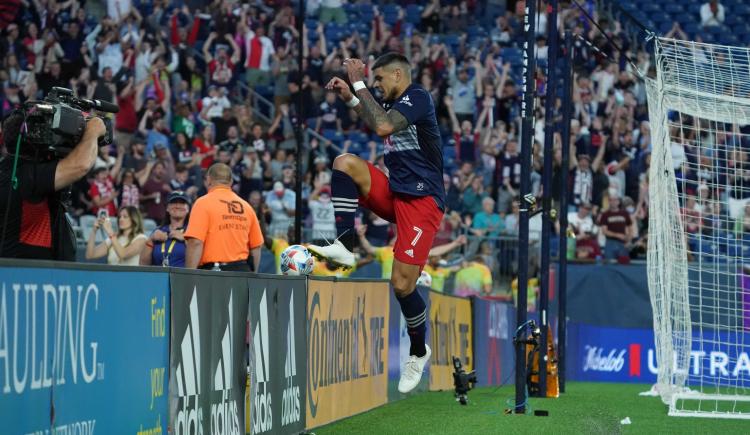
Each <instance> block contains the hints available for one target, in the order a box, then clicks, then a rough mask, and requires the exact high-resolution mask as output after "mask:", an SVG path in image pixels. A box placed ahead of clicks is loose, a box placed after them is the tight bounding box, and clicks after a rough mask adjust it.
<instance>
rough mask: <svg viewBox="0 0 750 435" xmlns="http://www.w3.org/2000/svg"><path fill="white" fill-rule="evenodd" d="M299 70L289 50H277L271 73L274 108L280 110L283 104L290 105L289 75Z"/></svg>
mask: <svg viewBox="0 0 750 435" xmlns="http://www.w3.org/2000/svg"><path fill="white" fill-rule="evenodd" d="M296 69H298V66H297V62H296V61H295V60H294V59H293V58H292V57H291V56H290V55H289V49H288V48H285V49H281V50H277V51H276V54H275V55H274V60H273V63H272V64H271V73H272V74H273V78H274V94H273V95H274V96H273V101H274V106H275V107H276V109H278V108H279V107H280V106H281V104H288V103H289V102H290V100H289V93H290V92H289V74H290V73H291V72H293V71H294V70H296Z"/></svg>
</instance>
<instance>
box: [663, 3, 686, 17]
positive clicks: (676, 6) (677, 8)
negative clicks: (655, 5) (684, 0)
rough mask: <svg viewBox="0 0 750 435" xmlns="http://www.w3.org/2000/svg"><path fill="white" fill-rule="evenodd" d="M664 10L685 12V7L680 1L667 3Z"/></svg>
mask: <svg viewBox="0 0 750 435" xmlns="http://www.w3.org/2000/svg"><path fill="white" fill-rule="evenodd" d="M664 12H667V13H669V14H672V15H675V14H682V13H684V12H685V7H684V6H683V5H681V4H680V3H667V4H665V5H664Z"/></svg>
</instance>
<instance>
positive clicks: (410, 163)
mask: <svg viewBox="0 0 750 435" xmlns="http://www.w3.org/2000/svg"><path fill="white" fill-rule="evenodd" d="M383 107H384V108H385V110H389V109H394V110H398V111H399V112H400V113H401V114H402V115H404V117H405V118H406V119H407V121H409V126H408V127H406V128H405V129H403V130H401V131H398V132H396V133H393V134H392V135H390V136H388V137H386V138H385V140H384V142H385V165H386V167H388V172H389V180H390V187H391V191H393V192H397V193H405V194H407V195H413V196H428V195H430V196H432V197H434V198H435V201H436V202H437V205H438V207H440V208H441V209H444V208H445V205H444V204H445V189H444V187H443V146H442V142H441V140H440V130H439V129H438V124H437V119H436V118H435V104H434V103H433V101H432V96H431V95H430V93H429V92H427V91H425V90H424V89H423V88H422V87H420V86H417V85H414V84H412V85H410V86H409V87H408V88H406V90H405V91H404V93H403V94H401V95H400V96H399V97H398V98H396V102H395V103H390V102H389V103H385V104H384V105H383Z"/></svg>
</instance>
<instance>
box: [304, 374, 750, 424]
mask: <svg viewBox="0 0 750 435" xmlns="http://www.w3.org/2000/svg"><path fill="white" fill-rule="evenodd" d="M649 387H650V386H649V385H633V384H603V383H578V382H574V383H569V384H568V385H567V393H565V394H563V395H561V397H560V398H559V399H534V398H532V399H530V401H529V402H530V405H531V408H532V410H536V409H544V410H547V411H549V417H535V416H533V415H505V414H504V413H503V410H504V409H505V408H507V405H506V401H507V400H508V399H509V398H512V397H513V394H514V392H513V391H514V390H513V386H512V385H511V386H506V387H502V388H499V389H498V388H492V387H485V388H477V389H475V390H472V391H471V392H470V393H469V404H468V405H467V406H461V405H460V404H459V403H458V402H456V401H455V399H454V398H453V393H452V392H450V391H443V392H429V393H418V394H415V395H413V396H410V397H407V398H406V399H404V400H399V401H396V402H391V403H389V404H387V405H385V406H382V407H380V408H377V409H374V410H372V411H370V412H366V413H364V414H360V415H357V416H355V417H351V418H348V419H345V420H342V421H339V422H336V423H332V424H330V425H328V426H324V427H321V428H318V429H314V430H313V431H312V432H314V433H315V434H319V435H320V434H402V433H403V434H485V433H497V434H618V433H637V434H641V433H644V434H709V433H710V434H722V435H729V434H749V433H750V422H748V421H746V420H724V419H707V418H686V417H669V416H667V406H665V405H664V404H662V402H661V400H660V399H659V398H656V397H640V396H638V393H640V392H642V391H646V390H648V389H649ZM625 417H630V420H631V422H632V423H631V424H630V425H621V424H620V420H622V419H624V418H625Z"/></svg>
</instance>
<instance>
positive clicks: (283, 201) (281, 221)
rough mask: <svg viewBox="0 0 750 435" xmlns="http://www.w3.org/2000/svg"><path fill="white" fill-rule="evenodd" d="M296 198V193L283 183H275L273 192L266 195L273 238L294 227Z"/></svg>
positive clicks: (270, 230) (269, 229)
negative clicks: (291, 226)
mask: <svg viewBox="0 0 750 435" xmlns="http://www.w3.org/2000/svg"><path fill="white" fill-rule="evenodd" d="M295 197H296V195H295V194H294V192H293V191H291V190H289V189H287V188H285V187H284V185H283V184H282V183H281V181H277V182H275V183H274V185H273V190H272V191H270V192H268V193H267V194H266V204H268V207H269V209H270V211H271V225H270V226H269V228H268V233H269V234H270V235H271V237H278V235H279V234H286V231H287V229H288V228H289V226H290V225H292V223H293V218H294V210H295Z"/></svg>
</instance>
